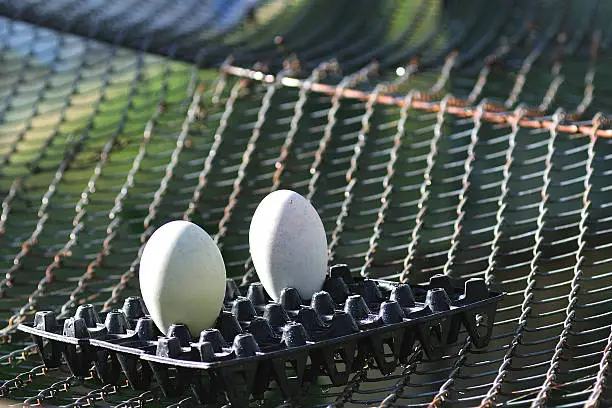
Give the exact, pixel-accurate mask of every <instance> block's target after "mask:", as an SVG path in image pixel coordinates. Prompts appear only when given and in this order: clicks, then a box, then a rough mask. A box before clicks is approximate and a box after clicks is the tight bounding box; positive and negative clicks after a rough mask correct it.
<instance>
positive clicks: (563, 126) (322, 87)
mask: <svg viewBox="0 0 612 408" xmlns="http://www.w3.org/2000/svg"><path fill="white" fill-rule="evenodd" d="M224 72H227V73H229V74H231V75H234V76H237V77H244V78H251V79H253V80H255V81H262V82H265V83H272V82H274V81H275V77H274V75H271V74H267V75H265V74H263V73H261V72H259V71H254V70H250V69H246V68H240V67H235V66H228V67H226V68H225V69H224ZM589 78H590V76H589V77H588V78H587V87H586V89H587V91H588V90H589V89H591V90H592V89H594V88H593V87H592V86H591V85H592V84H591V83H590V82H589ZM281 82H282V84H283V85H284V86H286V87H290V88H300V87H303V86H305V84H304V81H303V80H300V79H297V78H291V77H283V78H282V79H281ZM309 87H310V89H311V90H312V92H317V93H321V94H325V95H330V96H334V95H336V94H337V93H340V94H341V95H340V97H342V98H345V99H357V100H361V101H367V100H368V98H369V95H370V92H369V91H361V90H358V89H352V88H349V87H347V86H346V84H345V85H344V86H343V87H341V86H340V84H338V85H329V84H322V83H312V84H309ZM589 95H591V92H590V91H588V92H586V95H585V96H586V98H584V100H586V101H587V102H589V101H590V100H591V99H590V98H589ZM377 99H378V101H377V103H378V104H381V105H392V106H400V107H401V106H402V105H403V104H404V103H405V100H404V97H403V96H401V97H400V96H396V95H392V94H386V93H384V92H380V93H379V95H378V98H377ZM443 101H444V102H443ZM589 103H590V102H589ZM411 104H412V109H415V110H418V111H424V112H434V113H439V112H440V111H441V110H443V111H445V112H446V113H447V114H449V115H453V116H457V117H461V118H468V117H472V116H474V115H475V114H476V111H477V109H476V106H474V105H473V104H471V103H469V102H468V101H467V99H460V98H456V97H452V98H448V99H447V100H444V98H443V99H442V100H432V99H431V98H430V97H428V96H427V95H419V96H418V97H417V96H415V97H414V98H412V101H411ZM540 115H541V112H539V111H535V110H532V109H529V110H527V111H526V113H525V115H523V117H522V119H521V121H520V123H519V125H520V126H521V127H523V128H527V129H547V130H550V129H551V127H553V126H556V130H557V131H558V132H562V133H568V134H576V135H581V136H590V135H591V134H592V133H593V131H595V135H596V136H598V137H604V138H612V129H608V128H604V127H598V128H596V129H594V128H593V126H592V124H590V123H589V124H585V123H583V122H579V121H564V122H563V123H557V124H556V125H555V124H554V122H553V120H552V119H551V118H550V117H549V116H540ZM482 120H483V121H485V122H491V123H497V124H507V125H512V122H514V120H515V119H514V111H510V110H508V109H507V108H505V107H504V106H503V105H501V106H500V105H497V104H494V103H488V104H487V106H486V109H485V111H484V113H483V114H482Z"/></svg>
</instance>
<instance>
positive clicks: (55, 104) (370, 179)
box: [0, 0, 612, 407]
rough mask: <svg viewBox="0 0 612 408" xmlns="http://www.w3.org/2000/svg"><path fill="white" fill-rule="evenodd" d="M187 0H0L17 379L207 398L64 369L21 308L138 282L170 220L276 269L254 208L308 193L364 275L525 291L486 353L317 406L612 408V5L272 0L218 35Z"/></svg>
mask: <svg viewBox="0 0 612 408" xmlns="http://www.w3.org/2000/svg"><path fill="white" fill-rule="evenodd" d="M162 3H163V4H162ZM187 3H188V5H183V4H182V3H181V5H178V3H177V5H168V3H166V2H151V3H150V4H149V5H143V4H140V5H139V6H135V3H134V2H131V1H125V2H119V1H111V2H108V3H106V2H105V3H102V2H97V1H87V2H82V4H81V3H79V6H75V5H76V4H77V3H76V2H74V0H59V1H56V2H36V1H26V2H21V3H17V2H8V1H3V2H0V15H3V16H4V17H0V33H1V35H0V43H1V44H0V192H1V193H2V211H1V214H0V242H1V245H0V260H1V262H2V265H1V266H0V268H2V278H1V280H0V295H1V296H0V311H1V312H2V313H0V340H1V344H0V397H1V398H3V399H6V400H8V401H12V402H14V403H15V404H17V403H26V404H28V405H46V406H74V407H77V406H79V407H81V406H94V405H95V406H121V407H127V406H130V407H131V406H177V407H178V406H181V407H182V406H196V405H198V401H197V400H196V398H195V397H194V396H189V395H185V396H183V397H181V398H178V399H169V398H165V397H164V396H163V395H161V392H160V391H159V390H157V389H156V388H153V389H151V390H148V391H146V392H138V391H133V390H131V389H130V388H129V387H128V386H127V383H126V381H125V379H122V380H121V382H120V383H119V384H117V385H104V384H102V383H101V382H100V381H99V380H98V379H97V378H96V375H95V373H94V372H92V374H91V376H89V377H87V378H74V377H72V376H71V375H70V373H69V372H67V369H66V368H65V367H63V366H62V367H60V368H59V369H46V368H45V367H44V366H42V365H40V364H41V363H40V359H39V357H38V356H37V354H38V350H37V349H36V347H35V346H34V345H32V344H31V342H30V340H29V339H28V338H27V337H26V336H24V335H23V334H21V333H19V332H16V331H15V326H16V325H17V324H18V323H19V322H22V321H24V320H27V319H29V318H31V316H32V315H33V314H34V313H35V311H36V310H42V309H49V308H51V309H54V310H56V311H57V312H58V313H62V314H64V315H68V314H70V313H71V312H72V311H73V310H74V308H75V307H76V306H77V305H79V304H81V303H84V302H90V303H94V304H96V305H97V306H98V307H99V308H105V309H111V308H113V307H115V305H117V303H118V302H120V301H121V300H122V299H124V298H125V297H126V296H129V295H134V294H137V293H138V285H137V280H136V279H135V278H136V276H137V272H138V263H139V259H140V254H141V252H142V248H143V245H144V243H145V242H146V240H147V238H148V237H149V236H150V235H151V233H152V232H153V231H154V230H155V228H157V227H159V226H160V225H162V224H163V223H164V222H166V221H168V220H171V219H186V220H191V221H193V222H196V223H198V224H199V225H201V226H202V227H203V228H204V229H205V230H207V231H208V232H209V233H210V234H211V235H213V236H214V237H215V240H216V241H217V243H218V244H219V246H220V247H221V249H222V252H223V256H224V259H225V260H226V263H227V269H228V273H229V274H230V275H232V276H236V277H239V276H242V277H243V280H244V281H245V282H249V281H252V280H253V279H255V278H256V275H255V271H254V269H253V266H252V262H251V261H250V258H249V253H248V225H249V222H250V217H251V215H252V213H253V211H254V209H255V207H256V205H257V203H258V202H259V201H260V200H261V199H262V198H263V197H264V196H265V195H266V194H268V193H269V192H271V191H274V190H276V189H279V188H291V189H293V190H295V191H297V192H299V193H300V194H303V195H304V196H307V197H308V198H309V199H310V200H312V202H313V203H314V204H315V206H316V208H317V209H318V211H319V213H320V215H321V218H322V220H323V222H324V225H325V228H326V231H327V232H328V242H329V243H330V245H329V251H330V255H331V256H332V257H333V259H334V261H338V262H344V263H347V264H348V265H349V266H350V267H351V270H352V271H353V272H354V273H355V274H359V273H361V274H362V275H365V276H373V277H385V278H389V279H398V280H403V281H409V282H411V283H418V282H423V281H426V280H428V279H429V277H430V276H432V275H433V274H436V273H445V274H449V275H451V276H455V277H458V278H469V277H474V276H480V277H483V276H484V277H485V278H486V279H487V281H488V282H489V284H490V285H492V287H493V289H494V290H496V291H505V292H507V293H508V295H507V297H506V298H505V299H504V301H503V302H502V304H501V306H500V308H499V310H498V312H497V318H496V323H495V329H494V333H493V339H492V341H491V343H490V344H489V345H488V346H487V347H486V348H484V349H476V348H474V347H472V344H471V341H470V339H469V337H467V335H466V334H465V333H463V334H462V336H461V337H460V340H459V342H458V343H457V344H456V345H455V346H453V347H451V349H450V350H449V352H448V354H447V355H446V356H444V357H443V358H442V359H441V360H439V361H428V360H427V359H426V358H425V357H423V355H422V353H421V352H420V350H416V353H415V354H414V355H413V358H412V359H411V360H410V361H408V362H407V363H406V364H404V365H403V366H401V367H399V368H398V369H397V370H396V371H395V372H394V373H392V374H391V375H388V376H381V375H380V374H379V373H378V371H377V370H376V368H373V367H372V365H368V366H366V367H365V368H364V369H363V370H360V371H358V372H357V373H355V374H354V375H353V377H352V378H351V380H350V382H349V383H348V384H347V385H346V386H343V387H333V386H331V385H330V384H328V383H326V381H325V379H319V381H318V384H316V385H315V386H313V387H311V388H310V389H309V391H308V393H307V394H306V395H304V397H303V398H302V400H301V401H298V402H297V403H299V404H301V405H302V406H335V407H350V406H381V407H392V406H427V405H429V406H432V407H445V406H458V407H472V406H483V407H484V406H495V404H504V403H505V404H508V405H513V406H532V407H540V406H546V405H547V404H548V405H549V406H588V407H596V406H601V407H605V406H609V405H610V404H611V402H610V399H611V398H612V395H611V394H610V390H609V387H608V384H609V381H608V380H609V378H608V377H609V371H610V368H609V363H610V356H611V351H610V350H611V349H612V337H611V334H610V333H611V327H612V312H611V310H612V309H611V307H610V302H611V300H610V299H612V296H611V295H612V274H611V273H610V270H609V269H610V263H611V260H612V252H611V251H610V236H611V235H610V234H611V231H612V229H611V226H612V213H611V210H610V208H611V206H610V199H609V196H610V194H609V190H610V187H609V183H608V182H607V180H608V179H609V176H610V174H611V171H612V170H611V169H612V163H611V162H610V161H611V158H612V140H611V139H610V136H612V127H610V121H609V119H608V118H607V117H606V116H605V112H609V110H610V109H609V102H610V97H609V92H607V89H608V88H609V85H608V84H609V83H610V81H608V79H610V78H609V76H610V74H609V71H607V68H608V66H609V65H610V59H609V58H610V57H609V49H610V39H611V38H612V36H611V34H612V33H611V32H610V29H609V23H608V21H607V20H608V16H609V15H610V13H611V12H612V10H611V7H610V5H609V4H607V3H606V2H601V1H595V0H593V1H586V2H585V1H581V2H579V1H571V0H567V1H561V0H559V1H553V0H547V1H544V0H543V1H539V2H528V1H504V2H499V3H494V4H493V3H492V2H486V1H480V0H472V1H470V2H469V4H468V5H465V4H462V5H458V4H456V3H453V2H445V1H434V0H421V1H417V2H399V1H381V2H376V3H373V2H369V1H365V0H364V1H361V0H360V1H350V2H349V1H339V2H334V3H333V4H331V5H330V4H328V3H327V2H323V1H322V0H321V1H317V0H313V1H300V2H282V1H270V2H264V3H263V4H262V5H261V6H260V7H259V8H257V9H254V11H253V12H249V11H248V10H246V9H244V10H242V11H240V13H242V14H240V13H239V14H240V15H239V16H238V17H240V18H242V17H245V16H247V20H246V21H245V22H243V23H241V24H238V23H237V21H238V20H237V18H238V17H236V18H235V19H234V20H232V19H230V18H229V17H228V20H224V21H226V22H227V25H226V26H224V27H220V26H219V27H216V28H213V27H210V26H208V27H207V26H206V24H207V23H206V22H207V21H213V20H211V19H212V18H213V17H211V16H213V15H214V14H210V11H209V10H208V9H207V7H206V5H207V3H206V2H204V1H192V2H187ZM128 10H129V11H128ZM218 16H219V15H218V14H217V17H218ZM230 17H231V16H230ZM234 17H235V16H234ZM234 17H232V18H234ZM217 19H218V18H217ZM230 20H231V21H234V23H232V24H230V23H229V22H231V21H230ZM178 21H180V23H177V22H178ZM599 112H603V113H599ZM253 406H290V404H289V403H287V402H284V401H283V398H282V396H281V395H279V392H278V390H277V389H272V390H270V391H269V392H268V393H267V394H266V401H254V402H253Z"/></svg>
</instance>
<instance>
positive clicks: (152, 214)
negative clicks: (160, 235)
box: [103, 84, 205, 310]
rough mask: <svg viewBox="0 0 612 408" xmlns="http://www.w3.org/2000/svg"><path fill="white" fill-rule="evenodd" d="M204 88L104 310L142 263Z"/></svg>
mask: <svg viewBox="0 0 612 408" xmlns="http://www.w3.org/2000/svg"><path fill="white" fill-rule="evenodd" d="M204 89H205V86H204V84H201V85H200V86H199V87H198V89H197V90H196V91H195V92H194V93H193V98H192V99H191V103H190V105H189V108H188V110H187V115H186V117H185V120H184V121H183V123H182V125H181V131H180V133H179V134H178V136H177V139H176V147H175V148H174V150H173V151H172V154H171V155H170V161H169V162H168V164H167V165H166V171H165V173H164V176H163V177H162V179H161V181H160V183H159V187H158V189H157V190H156V191H155V194H154V196H153V200H152V201H151V203H150V204H149V209H148V213H147V216H146V217H145V219H144V221H143V225H144V228H145V231H144V232H143V233H142V234H141V235H140V243H141V245H140V248H139V250H138V254H137V255H136V258H135V259H134V261H132V263H131V265H130V267H129V269H128V270H127V271H126V272H124V273H123V274H122V275H121V278H120V280H119V282H118V283H117V284H115V285H113V286H112V290H111V296H110V297H109V298H108V299H107V300H106V301H105V302H104V307H103V310H109V309H111V307H112V306H113V305H114V304H115V303H116V302H117V301H118V300H119V296H120V294H121V292H122V291H123V289H125V288H126V287H127V285H128V282H129V281H130V280H132V279H133V278H134V277H135V276H136V274H137V267H138V264H139V263H140V257H141V256H142V252H143V251H144V247H145V244H146V242H147V239H148V238H149V237H150V236H151V234H152V233H153V230H154V226H153V225H152V223H153V221H154V220H155V219H156V217H157V212H158V209H159V206H160V205H161V202H162V199H163V197H164V196H165V195H166V192H167V190H168V186H169V184H170V181H171V180H172V177H173V176H174V169H175V167H176V166H177V165H178V163H179V156H180V155H181V153H182V151H183V148H184V147H185V140H186V139H187V136H188V135H189V130H190V127H191V124H192V123H193V122H194V121H195V119H196V118H197V116H198V113H199V111H200V100H201V97H202V93H203V92H204Z"/></svg>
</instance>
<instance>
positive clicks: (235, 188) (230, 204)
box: [213, 73, 283, 250]
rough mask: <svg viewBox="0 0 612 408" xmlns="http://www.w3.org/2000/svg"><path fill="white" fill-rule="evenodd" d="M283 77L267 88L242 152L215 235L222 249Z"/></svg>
mask: <svg viewBox="0 0 612 408" xmlns="http://www.w3.org/2000/svg"><path fill="white" fill-rule="evenodd" d="M282 77H283V74H282V73H281V74H279V75H278V78H277V79H278V80H277V81H276V82H274V84H272V85H269V86H268V89H266V93H265V94H264V96H263V98H262V100H261V106H260V108H259V111H258V112H257V121H256V122H255V125H254V126H253V132H252V133H251V137H250V138H249V140H248V141H247V145H246V149H245V151H244V153H243V154H242V161H241V162H240V166H239V167H238V173H237V176H236V178H235V179H234V182H233V184H232V192H231V194H230V196H229V198H228V201H227V204H226V205H225V208H224V209H223V216H222V217H221V220H219V224H218V231H217V233H216V234H215V235H214V236H213V240H214V241H215V244H217V246H218V247H219V249H221V250H223V238H224V237H225V234H226V233H227V229H228V227H229V223H230V221H231V219H232V215H233V214H232V212H233V211H234V208H236V205H237V204H238V200H239V199H240V194H241V193H242V188H243V182H244V180H245V178H246V174H247V169H248V167H249V164H251V156H252V155H253V153H254V152H255V148H256V146H257V142H258V141H259V138H260V136H261V133H262V128H263V126H264V124H265V123H266V119H267V116H266V115H267V113H268V110H269V109H270V106H272V98H273V97H274V94H275V93H276V91H277V89H278V88H279V87H280V85H281V84H280V79H282Z"/></svg>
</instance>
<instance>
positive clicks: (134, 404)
mask: <svg viewBox="0 0 612 408" xmlns="http://www.w3.org/2000/svg"><path fill="white" fill-rule="evenodd" d="M157 398H158V396H157V393H156V392H154V391H150V390H149V391H145V392H143V393H142V394H140V395H137V396H135V397H132V398H128V399H126V400H125V401H123V402H122V403H121V404H118V405H115V408H141V407H144V406H146V405H147V404H149V403H151V402H154V401H155V400H156V399H157Z"/></svg>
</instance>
